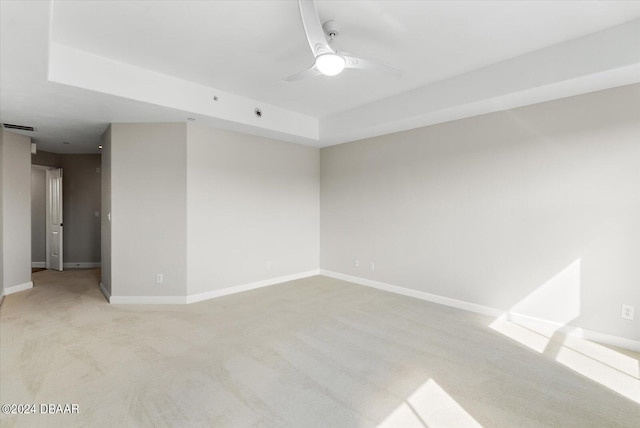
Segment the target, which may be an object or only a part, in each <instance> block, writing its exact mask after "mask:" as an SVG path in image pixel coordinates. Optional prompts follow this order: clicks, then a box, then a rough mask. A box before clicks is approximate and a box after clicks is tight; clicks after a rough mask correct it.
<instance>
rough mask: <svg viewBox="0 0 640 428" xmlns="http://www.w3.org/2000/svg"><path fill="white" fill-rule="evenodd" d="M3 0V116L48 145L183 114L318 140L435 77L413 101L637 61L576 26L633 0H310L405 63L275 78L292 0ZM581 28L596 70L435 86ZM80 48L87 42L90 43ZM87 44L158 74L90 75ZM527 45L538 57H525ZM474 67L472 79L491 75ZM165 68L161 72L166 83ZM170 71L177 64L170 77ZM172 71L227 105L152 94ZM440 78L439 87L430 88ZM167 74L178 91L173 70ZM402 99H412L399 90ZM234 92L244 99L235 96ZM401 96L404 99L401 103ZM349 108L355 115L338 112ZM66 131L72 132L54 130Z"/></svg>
mask: <svg viewBox="0 0 640 428" xmlns="http://www.w3.org/2000/svg"><path fill="white" fill-rule="evenodd" d="M0 4H1V8H2V9H1V15H2V26H1V31H2V34H1V39H0V42H1V49H2V57H1V58H0V59H1V62H0V72H1V75H0V85H1V86H0V90H1V93H0V94H1V96H2V98H1V101H0V118H1V120H2V122H10V123H19V124H25V125H33V126H36V127H37V132H36V133H35V135H33V137H34V140H35V141H36V142H38V143H39V144H40V147H41V149H44V150H50V151H56V152H92V151H95V147H96V146H97V144H98V141H99V136H100V134H101V133H102V132H103V131H104V129H105V128H106V125H107V124H108V123H110V122H134V121H145V122H152V121H184V120H185V119H186V117H189V116H191V117H195V118H196V119H197V120H198V121H201V122H202V123H205V124H211V125H213V126H224V127H228V128H231V129H236V130H241V131H243V130H244V131H246V132H250V133H253V134H263V135H266V136H275V137H279V138H282V139H285V140H289V141H295V142H302V143H305V144H313V145H316V146H323V145H327V144H333V143H336V142H342V141H348V140H349V139H351V138H358V137H363V136H370V135H375V134H380V133H385V132H392V131H395V130H400V129H403V128H408V127H414V126H421V125H424V124H428V123H434V120H433V118H432V119H429V120H426V119H424V118H423V119H424V120H423V119H420V120H417V119H416V120H409V119H410V118H411V117H412V115H413V116H415V115H416V112H417V111H418V110H419V108H418V106H421V105H423V104H425V103H428V102H430V101H431V100H430V97H431V95H430V94H433V93H436V92H437V93H438V97H439V98H440V99H441V100H440V101H441V103H442V105H434V106H432V108H431V110H430V111H428V112H427V111H424V112H420V113H421V114H422V115H423V116H425V115H426V114H427V113H429V114H430V115H431V116H433V114H435V113H438V112H441V111H444V110H451V108H452V107H453V106H455V105H460V106H463V105H469V104H470V103H471V101H473V102H477V101H480V100H481V99H482V100H485V101H486V100H491V99H495V97H496V96H497V95H500V96H503V97H504V96H506V95H509V92H512V93H516V92H518V93H520V92H522V93H524V89H527V90H528V91H530V90H531V89H534V86H536V87H543V86H544V87H545V88H547V87H548V86H549V84H551V83H556V82H563V81H566V80H568V79H567V77H571V78H572V79H573V78H578V77H581V78H584V77H585V76H586V75H592V74H593V75H595V74H596V73H595V70H596V68H597V71H598V73H600V74H601V73H602V72H603V71H607V70H602V68H608V69H610V70H614V69H615V70H620V69H621V68H622V67H621V66H622V65H624V66H628V65H636V63H637V62H639V61H637V58H635V57H633V58H631V59H630V60H629V54H628V52H627V51H624V52H621V53H620V55H618V57H616V58H607V52H606V49H605V52H602V46H604V45H602V43H605V42H606V40H609V41H610V42H612V43H613V42H616V40H615V38H612V37H613V36H611V37H609V39H606V37H605V35H606V34H605V33H602V34H605V35H603V36H601V37H600V38H595V36H594V38H592V39H585V36H588V35H590V34H592V33H597V32H599V31H601V30H604V29H608V28H611V27H615V26H618V25H620V24H624V23H627V22H630V21H633V20H637V19H638V18H640V2H630V1H621V2H615V1H606V2H605V1H601V2H598V1H584V2H583V1H554V2H551V1H510V2H504V1H500V2H485V1H464V2H455V1H317V2H316V4H317V8H318V12H319V15H320V19H321V21H323V22H324V21H326V20H330V19H334V20H337V21H338V22H339V23H340V26H341V34H340V36H339V38H338V43H339V45H340V46H341V47H342V49H344V50H346V51H348V52H350V53H352V54H354V55H356V56H361V57H365V58H373V59H378V60H380V61H383V62H385V63H387V64H389V65H392V66H394V67H397V68H400V69H403V70H404V71H405V72H404V74H403V76H402V77H401V78H399V79H395V78H389V77H386V76H379V75H372V74H367V73H365V72H362V71H358V70H345V72H344V73H342V74H340V75H338V76H336V77H331V78H329V77H318V78H315V79H311V80H307V81H301V82H295V83H284V82H282V81H281V79H283V78H285V77H287V76H288V75H291V74H293V73H295V72H297V71H300V70H303V69H305V68H307V67H308V66H309V65H311V64H312V62H313V57H312V55H311V53H310V50H309V47H308V44H307V42H306V39H305V35H304V30H303V28H302V24H301V22H300V17H299V12H298V6H297V2H295V1H268V0H263V1H148V0H145V1H54V2H48V1H41V2H37V1H34V2H26V1H19V2H12V1H2V2H0ZM639 23H640V21H634V22H633V23H631V24H632V26H633V28H631V27H629V28H631V30H632V31H631V32H629V31H630V30H625V31H626V32H620V34H621V35H623V34H624V35H627V34H632V35H635V34H640V33H637V32H634V31H635V30H634V29H635V28H640V24H639ZM612 34H613V33H612ZM619 37H622V36H619ZM579 38H583V39H584V42H583V43H582V45H580V46H582V48H583V49H584V47H585V46H587V43H592V44H593V46H594V48H595V47H596V46H598V47H599V49H600V50H599V51H595V50H594V51H593V52H591V54H592V55H593V56H602V57H604V58H603V59H602V61H605V60H606V61H609V63H607V64H604V63H603V64H604V65H598V67H595V68H594V67H592V69H593V70H592V69H589V70H587V69H585V70H575V71H573V70H572V73H573V74H571V75H570V76H569V75H566V74H567V70H566V69H560V68H559V67H567V66H568V65H567V64H556V63H557V62H558V61H555V62H554V63H553V67H558V69H557V70H554V73H555V74H554V77H553V80H555V82H554V81H551V80H547V81H544V82H542V81H540V82H539V83H535V84H534V83H530V84H527V85H528V86H526V85H525V86H522V87H519V86H518V84H519V82H518V81H516V80H515V77H517V78H522V79H526V78H529V77H528V76H522V74H523V73H522V72H520V73H519V74H518V76H515V77H514V76H512V75H510V76H502V75H498V73H501V69H499V68H495V69H494V70H495V72H494V73H492V75H493V78H492V79H493V80H494V81H495V82H494V81H492V82H490V83H491V84H492V85H493V84H501V83H502V82H503V81H509V82H510V84H511V85H512V86H513V88H511V89H510V90H509V91H505V88H498V87H497V86H496V94H489V93H487V94H482V96H481V97H480V95H478V97H479V98H478V99H477V100H476V99H469V100H467V101H465V102H462V101H461V100H456V99H454V98H455V94H453V93H451V100H449V101H448V100H447V97H448V94H449V93H450V92H451V91H445V90H444V88H445V87H446V85H444V84H442V85H441V83H442V82H450V85H451V82H453V80H451V79H458V78H460V76H470V77H471V76H474V74H473V73H481V72H482V70H488V69H487V67H492V66H494V67H503V68H504V69H505V70H507V68H505V67H507V66H509V64H511V63H506V61H516V60H520V61H521V63H522V64H524V63H525V62H526V63H527V67H528V68H527V70H528V72H527V73H526V74H531V75H538V74H544V73H545V70H547V69H548V68H549V67H548V64H546V63H543V62H542V59H540V58H542V56H541V54H539V53H537V51H538V52H540V50H544V49H547V50H548V52H549V53H550V54H549V55H551V52H552V51H551V50H549V49H550V48H549V47H564V49H565V51H564V52H565V53H563V55H565V56H566V52H571V51H570V50H569V49H574V50H575V49H577V48H576V45H575V43H574V42H572V40H574V39H579ZM626 38H628V37H626ZM605 39H606V40H605ZM581 40H582V39H581ZM571 43H574V44H573V45H572V44H571ZM598 43H600V45H598ZM623 44H625V43H623ZM626 44H627V45H629V47H630V48H631V49H632V48H633V47H634V46H635V47H636V49H637V50H639V51H640V39H637V40H627V42H626ZM619 45H620V43H617V42H616V46H619ZM52 46H53V47H54V48H55V47H57V46H60V47H61V48H65V49H66V48H72V50H73V52H76V51H77V53H78V56H69V55H67V56H64V59H65V60H64V64H60V62H61V61H62V60H61V58H63V57H59V58H58V59H57V60H56V55H57V54H56V52H58V49H54V48H52ZM612 48H613V46H612ZM558 49H559V48H558ZM617 49H620V48H619V47H618V48H617ZM72 50H68V52H70V53H71V52H72ZM80 53H81V54H83V55H85V54H86V55H85V57H83V58H84V59H83V58H81V56H80ZM88 55H90V56H91V58H94V59H96V58H99V59H100V60H104V61H109V62H108V66H109V67H112V69H113V70H116V68H118V67H121V68H122V69H123V70H124V68H125V67H127V66H135V70H138V71H140V73H142V72H145V73H154V74H153V76H156V77H158V79H159V80H157V81H156V80H154V79H155V78H149V79H147V78H140V77H138V81H137V85H138V86H140V87H142V88H138V87H135V90H129V91H128V92H127V90H125V89H126V88H127V87H128V86H127V85H128V84H130V83H131V82H125V80H126V79H127V78H130V76H132V75H131V74H127V75H125V74H126V73H125V74H122V75H120V74H118V72H117V71H114V72H113V73H110V74H109V75H108V76H97V77H96V76H88V75H87V74H94V75H95V74H100V72H99V71H96V70H100V68H98V69H96V68H94V69H91V68H90V67H89V66H82V65H81V64H83V63H84V62H83V61H85V60H88V58H89V56H88ZM536 55H537V56H536ZM535 58H538V59H539V64H536V63H535V62H533V60H534V59H535ZM548 58H552V57H551V56H549V57H548ZM581 60H582V59H581V58H573V59H572V58H567V62H571V61H574V63H572V64H570V65H571V66H572V67H573V66H575V64H578V65H580V61H581ZM56 61H57V64H56ZM616 61H617V62H616ZM560 62H564V61H560ZM95 64H98V63H97V62H96V63H95ZM100 64H103V65H104V64H107V63H106V62H102V63H100ZM585 67H587V65H585ZM105 68H106V67H104V66H103V67H102V69H105ZM574 68H575V67H574ZM587 68H588V67H587ZM83 70H84V71H83ZM128 70H129V71H132V70H134V68H131V67H130V68H129V69H128ZM83 73H84V74H85V75H83ZM158 73H160V74H161V75H163V76H159V75H158ZM127 76H129V77H127ZM138 76H143V75H142V74H138ZM149 76H152V75H151V74H149ZM480 76H481V74H478V79H475V80H474V79H467V80H468V81H470V82H474V81H475V82H476V84H478V85H482V86H484V87H487V86H491V85H488V84H486V82H484V81H482V80H481V77H480ZM160 77H161V78H162V79H165V80H164V81H166V82H170V83H167V84H162V82H163V80H162V79H161V78H160ZM170 77H171V78H173V80H168V79H169V78H170ZM176 78H177V79H176ZM121 79H122V80H121ZM634 79H635V81H638V80H640V76H636V77H635V78H634V77H633V76H632V77H629V76H628V74H627V77H625V78H624V79H621V78H618V79H615V78H611V79H609V80H610V82H607V81H606V79H603V76H602V75H600V76H599V80H598V82H599V83H598V84H597V85H594V84H589V85H582V86H581V88H580V89H575V85H574V89H571V90H564V92H563V91H562V90H558V91H551V92H549V90H548V89H546V90H545V95H544V96H543V97H541V96H539V95H538V96H537V98H536V97H532V98H530V100H529V101H527V100H525V99H524V98H520V99H519V101H518V104H520V105H521V104H526V103H527V102H536V101H539V100H543V99H552V98H554V97H556V98H557V97H559V96H567V95H570V94H573V93H579V92H585V91H589V90H596V89H601V88H603V87H607V86H615V85H619V84H624V83H630V82H632V81H634ZM98 80H100V81H98ZM107 80H108V81H107ZM153 82H156V83H157V85H156V86H154V85H153ZM61 83H65V84H61ZM174 84H175V85H187V84H191V88H199V90H200V91H201V92H203V93H204V92H206V93H207V98H210V95H212V94H223V95H224V96H223V97H221V100H220V102H221V104H219V105H222V106H224V104H223V103H222V102H223V101H225V102H226V100H233V103H231V102H230V103H229V104H227V105H228V106H229V107H228V109H227V111H226V112H220V113H218V112H219V111H220V109H219V108H218V110H216V109H212V108H211V107H207V106H204V107H203V106H199V107H198V106H196V104H190V100H176V101H175V102H174V101H172V99H173V98H177V97H176V96H175V94H174V95H172V97H170V96H168V95H167V96H165V97H164V98H162V94H163V92H166V93H169V92H170V91H169V86H170V85H174ZM193 84H197V86H194V85H193ZM467 84H468V83H467ZM438 85H440V86H438ZM523 85H524V83H523ZM456 86H457V87H461V86H460V85H456ZM185 88H186V86H185ZM436 88H440V90H438V91H436V92H434V91H435V90H436ZM174 89H175V90H176V91H177V93H181V90H180V88H179V87H178V86H175V88H174ZM143 91H147V92H143ZM429 91H431V92H429ZM567 91H568V92H567ZM407 100H411V102H410V103H409V104H407ZM243 103H244V104H243ZM232 104H233V106H238V110H237V111H236V110H233V108H235V107H232ZM494 104H495V103H494ZM249 105H251V106H253V105H258V106H261V107H262V106H264V108H265V112H269V111H270V110H269V109H270V108H272V109H273V111H274V113H273V115H272V116H273V117H276V116H277V121H275V122H274V121H271V122H270V119H269V115H268V114H266V115H265V119H264V121H262V122H255V118H248V117H244V116H241V114H244V113H241V110H242V112H244V110H246V108H245V107H246V106H249ZM380 105H384V106H386V107H384V108H385V109H392V110H393V111H394V113H393V114H391V115H389V116H393V118H392V119H388V122H389V123H388V126H386V127H385V126H380V122H381V121H382V122H384V121H385V119H384V117H386V116H387V114H386V112H385V113H384V115H383V116H380V114H378V116H379V117H376V118H375V122H376V123H375V124H374V123H366V117H373V116H371V112H372V111H375V110H376V106H380ZM407 106H410V107H412V106H415V109H413V108H407ZM501 107H502V108H504V107H508V106H505V105H494V106H493V107H491V109H493V110H496V109H499V108H501ZM491 109H487V108H484V109H477V108H476V109H475V110H474V109H468V108H467V109H466V110H465V112H464V113H458V114H457V115H453V116H447V115H442V114H438V117H439V118H440V117H442V118H441V119H438V120H435V122H437V121H442V120H447V117H449V120H450V119H452V118H457V117H463V116H465V115H467V116H468V115H470V114H478V113H482V112H486V111H489V110H491ZM276 110H277V111H276ZM378 110H379V108H378ZM398 110H406V111H403V112H401V114H400V113H397V111H398ZM251 113H252V111H251ZM296 114H297V116H296ZM300 114H302V115H304V117H303V116H301V115H300ZM381 117H382V119H381ZM346 118H348V119H349V122H348V123H343V122H345V120H346ZM371 120H374V119H371ZM252 121H253V122H252ZM301 121H302V122H304V123H308V126H307V125H305V127H306V128H305V129H302V128H301V127H299V128H297V129H293V128H290V126H289V125H287V123H291V122H301ZM349 123H356V124H357V123H360V127H361V129H363V132H362V133H361V134H358V133H354V132H353V130H350V129H347V128H351V126H349ZM62 141H68V142H70V143H71V144H67V145H63V144H61V142H62Z"/></svg>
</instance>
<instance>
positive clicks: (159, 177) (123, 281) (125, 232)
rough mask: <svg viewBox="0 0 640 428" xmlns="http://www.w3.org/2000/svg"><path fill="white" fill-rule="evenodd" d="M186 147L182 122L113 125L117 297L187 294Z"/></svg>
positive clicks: (113, 262)
mask: <svg viewBox="0 0 640 428" xmlns="http://www.w3.org/2000/svg"><path fill="white" fill-rule="evenodd" d="M186 146H187V144H186V124H180V123H174V124H171V123H163V124H122V123H114V124H112V125H111V215H112V217H111V275H112V276H111V292H112V294H113V295H115V296H184V295H186V280H187V268H186V256H187V248H186V244H187V236H186V225H187V218H186V198H187V185H186V179H187V173H186V164H187V162H186ZM103 150H104V149H103ZM159 273H162V274H163V275H164V282H163V284H157V283H156V275H157V274H159Z"/></svg>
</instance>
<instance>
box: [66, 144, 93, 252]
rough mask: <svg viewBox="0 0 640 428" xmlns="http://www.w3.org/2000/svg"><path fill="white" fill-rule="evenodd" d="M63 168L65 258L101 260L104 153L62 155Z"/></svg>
mask: <svg viewBox="0 0 640 428" xmlns="http://www.w3.org/2000/svg"><path fill="white" fill-rule="evenodd" d="M59 158H60V166H61V167H62V171H63V178H62V186H63V194H62V197H63V210H64V214H63V215H64V262H65V263H69V264H74V263H81V264H82V263H98V262H100V217H96V215H95V213H96V212H98V213H100V173H99V172H97V169H98V168H100V167H101V166H100V163H101V161H100V155H93V154H65V155H60V156H59Z"/></svg>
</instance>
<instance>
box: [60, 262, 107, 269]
mask: <svg viewBox="0 0 640 428" xmlns="http://www.w3.org/2000/svg"><path fill="white" fill-rule="evenodd" d="M100 265H101V264H100V262H69V263H63V264H62V267H63V268H64V269H92V268H99V267H100Z"/></svg>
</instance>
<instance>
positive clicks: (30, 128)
mask: <svg viewBox="0 0 640 428" xmlns="http://www.w3.org/2000/svg"><path fill="white" fill-rule="evenodd" d="M2 126H4V127H5V128H6V129H15V130H18V131H29V132H34V131H35V130H36V128H34V127H33V126H24V125H14V124H12V123H3V124H2Z"/></svg>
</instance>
